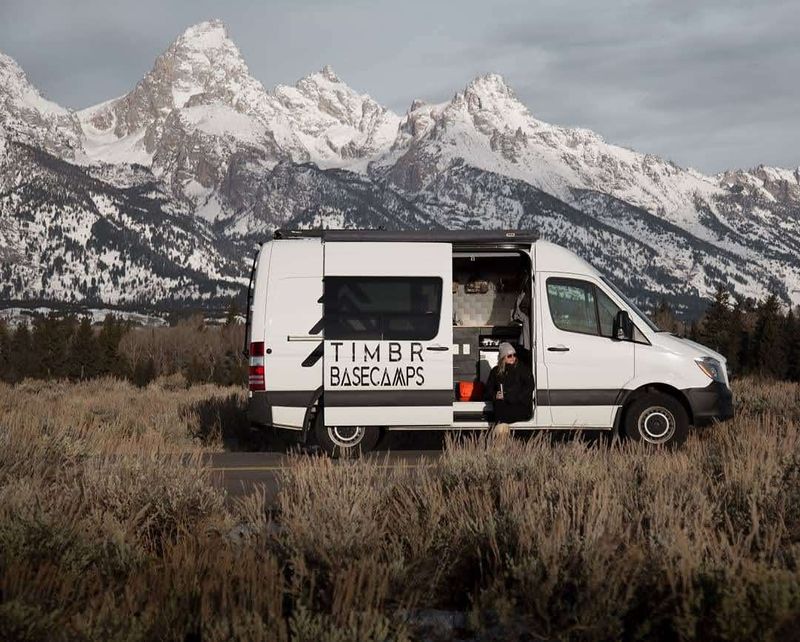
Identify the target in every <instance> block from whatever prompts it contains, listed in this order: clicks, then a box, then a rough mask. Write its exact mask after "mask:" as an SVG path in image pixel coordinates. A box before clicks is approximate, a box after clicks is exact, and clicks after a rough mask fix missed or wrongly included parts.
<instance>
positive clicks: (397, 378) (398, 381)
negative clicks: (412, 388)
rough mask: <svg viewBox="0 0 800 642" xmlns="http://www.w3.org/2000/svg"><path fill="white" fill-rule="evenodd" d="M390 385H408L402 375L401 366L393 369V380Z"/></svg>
mask: <svg viewBox="0 0 800 642" xmlns="http://www.w3.org/2000/svg"><path fill="white" fill-rule="evenodd" d="M392 385H393V386H406V385H408V384H407V383H406V379H405V377H403V369H402V368H398V369H397V370H395V371H394V381H392Z"/></svg>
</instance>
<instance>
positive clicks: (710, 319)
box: [699, 285, 731, 357]
mask: <svg viewBox="0 0 800 642" xmlns="http://www.w3.org/2000/svg"><path fill="white" fill-rule="evenodd" d="M730 319H731V306H730V293H729V292H728V290H727V289H726V288H725V287H724V286H722V285H719V286H717V290H716V292H715V293H714V299H713V300H712V302H711V304H710V305H709V306H708V309H707V310H706V312H705V314H704V315H703V319H702V322H701V323H700V328H699V334H700V337H699V338H700V343H702V344H703V345H706V346H708V347H709V348H711V349H712V350H716V351H717V352H720V353H722V354H724V355H725V356H726V357H727V356H728V354H727V353H729V352H730V348H731V336H730Z"/></svg>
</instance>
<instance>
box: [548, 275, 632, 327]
mask: <svg viewBox="0 0 800 642" xmlns="http://www.w3.org/2000/svg"><path fill="white" fill-rule="evenodd" d="M547 301H548V304H549V305H550V315H551V317H552V318H553V323H554V324H555V326H556V327H557V328H558V329H559V330H565V331H567V332H580V333H581V334H596V335H600V336H603V337H611V336H612V334H613V332H612V331H613V328H614V318H615V317H616V316H617V312H619V306H617V304H616V303H614V302H613V301H612V300H611V299H610V298H609V297H608V295H607V294H606V293H605V292H603V291H602V290H601V289H600V288H598V287H597V286H596V285H595V284H594V283H589V282H588V281H581V280H578V279H555V278H554V279H547Z"/></svg>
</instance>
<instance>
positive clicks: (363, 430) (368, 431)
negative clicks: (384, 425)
mask: <svg viewBox="0 0 800 642" xmlns="http://www.w3.org/2000/svg"><path fill="white" fill-rule="evenodd" d="M323 412H324V411H323ZM323 412H319V413H317V416H316V417H315V418H314V437H315V438H316V442H317V444H318V445H319V447H320V448H321V449H322V452H324V453H325V454H326V455H328V456H329V457H333V458H334V459H338V458H340V457H358V456H359V455H366V454H367V453H368V452H370V451H371V450H372V449H373V448H375V446H376V445H377V443H378V440H379V439H380V437H381V430H380V428H378V427H376V426H325V422H324V420H323Z"/></svg>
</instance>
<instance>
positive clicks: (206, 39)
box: [172, 19, 235, 51]
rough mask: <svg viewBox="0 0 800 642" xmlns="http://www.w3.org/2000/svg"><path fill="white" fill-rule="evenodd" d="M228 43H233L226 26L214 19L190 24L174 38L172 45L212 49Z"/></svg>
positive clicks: (192, 48)
mask: <svg viewBox="0 0 800 642" xmlns="http://www.w3.org/2000/svg"><path fill="white" fill-rule="evenodd" d="M229 45H233V42H232V41H231V40H230V39H229V38H228V29H227V27H226V26H225V24H224V23H223V22H222V21H221V20H216V19H215V20H206V21H204V22H198V23H197V24H196V25H192V26H191V27H189V28H188V29H186V31H184V32H183V33H182V34H181V35H180V36H179V37H178V38H177V39H176V40H175V42H174V43H173V45H172V46H173V47H176V48H177V47H183V48H186V49H191V50H194V51H214V50H218V49H220V48H225V47H228V46H229ZM234 48H235V45H234Z"/></svg>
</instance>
